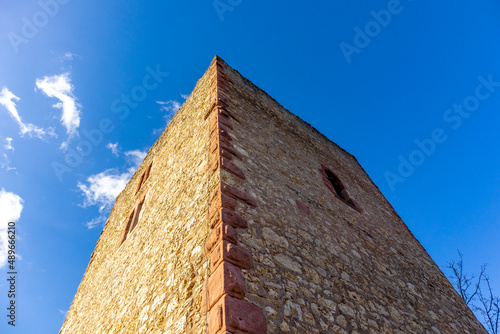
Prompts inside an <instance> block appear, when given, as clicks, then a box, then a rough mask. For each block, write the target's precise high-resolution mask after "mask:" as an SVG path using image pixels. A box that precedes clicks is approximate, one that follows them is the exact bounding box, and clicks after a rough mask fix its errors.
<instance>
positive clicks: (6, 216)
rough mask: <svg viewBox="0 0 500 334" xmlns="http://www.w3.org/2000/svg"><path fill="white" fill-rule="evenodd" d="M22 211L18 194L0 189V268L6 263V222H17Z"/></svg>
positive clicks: (21, 203) (21, 201) (21, 202)
mask: <svg viewBox="0 0 500 334" xmlns="http://www.w3.org/2000/svg"><path fill="white" fill-rule="evenodd" d="M22 211H23V200H22V198H21V197H19V196H18V195H16V194H14V193H11V192H7V191H5V190H4V189H3V188H2V190H0V269H1V268H2V267H3V266H5V264H6V263H7V256H8V246H9V243H8V241H9V239H8V235H7V230H8V223H9V222H12V221H13V222H17V221H18V220H19V218H21V212H22Z"/></svg>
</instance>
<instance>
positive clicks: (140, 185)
mask: <svg viewBox="0 0 500 334" xmlns="http://www.w3.org/2000/svg"><path fill="white" fill-rule="evenodd" d="M152 166H153V163H151V164H149V166H148V168H146V170H145V171H144V173H142V175H141V178H140V179H139V183H138V184H137V189H136V190H135V194H137V193H138V192H139V190H141V187H142V185H143V184H144V182H146V180H147V179H148V177H149V173H150V172H151V167H152Z"/></svg>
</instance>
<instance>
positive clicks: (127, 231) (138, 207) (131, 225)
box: [120, 196, 145, 245]
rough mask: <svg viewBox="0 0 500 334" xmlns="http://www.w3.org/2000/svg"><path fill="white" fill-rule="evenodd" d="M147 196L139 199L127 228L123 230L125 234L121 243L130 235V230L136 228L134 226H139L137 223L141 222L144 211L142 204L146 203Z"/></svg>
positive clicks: (129, 218)
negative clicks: (140, 218)
mask: <svg viewBox="0 0 500 334" xmlns="http://www.w3.org/2000/svg"><path fill="white" fill-rule="evenodd" d="M144 200H145V196H144V197H143V198H142V199H141V200H140V201H139V203H138V204H137V205H136V207H135V208H134V210H133V211H132V213H131V214H130V216H129V217H128V220H127V225H126V226H125V230H124V231H123V236H122V240H121V241H120V245H121V244H122V243H123V242H124V241H125V240H127V237H128V235H129V234H130V232H132V231H133V230H134V228H135V227H136V226H137V223H138V222H139V217H140V215H141V211H142V206H143V204H144Z"/></svg>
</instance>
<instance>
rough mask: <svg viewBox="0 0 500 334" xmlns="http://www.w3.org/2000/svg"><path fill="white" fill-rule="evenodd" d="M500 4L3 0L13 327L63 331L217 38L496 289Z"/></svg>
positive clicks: (1, 190) (2, 103)
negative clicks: (102, 241)
mask: <svg viewBox="0 0 500 334" xmlns="http://www.w3.org/2000/svg"><path fill="white" fill-rule="evenodd" d="M499 16H500V4H499V3H498V2H495V1H493V0H484V1H480V2H475V3H469V2H465V1H461V2H457V1H440V2H439V3H436V2H431V1H422V0H413V1H410V0H401V1H399V2H398V1H396V0H391V1H379V0H377V1H371V2H370V3H369V4H368V3H366V4H359V3H354V2H349V1H337V2H331V1H329V2H327V1H312V2H307V3H304V2H302V1H301V2H299V1H287V2H276V3H274V2H273V3H270V2H269V1H247V0H242V1H241V0H232V1H229V0H220V1H219V0H218V1H215V2H213V1H197V2H194V1H191V2H188V1H183V2H181V1H177V2H171V1H153V0H149V1H148V0H146V1H116V0H110V1H105V2H103V1H95V0H88V1H78V0H42V1H40V2H38V1H32V0H26V1H22V2H19V1H14V0H4V1H1V2H0V64H1V65H0V211H1V212H0V233H2V235H6V234H5V231H6V228H7V224H6V222H7V220H9V219H16V220H17V233H18V239H17V242H16V245H17V250H18V252H19V254H20V255H21V256H20V258H18V259H17V263H16V266H17V271H18V282H17V285H18V286H17V289H18V293H19V294H18V298H17V306H18V309H17V312H18V313H17V315H18V319H17V326H16V331H15V332H16V333H43V334H45V333H51V334H54V333H57V332H58V331H59V329H60V326H61V324H62V321H63V320H64V316H65V312H66V311H67V310H68V308H69V306H70V304H71V301H72V299H73V297H74V294H75V292H76V289H77V287H78V284H79V282H80V280H81V278H82V275H83V273H84V271H85V268H86V266H87V264H88V261H89V259H90V254H91V253H92V251H93V248H94V246H95V243H96V241H97V240H98V237H99V233H100V231H101V229H102V222H103V220H104V219H105V217H106V215H107V214H108V213H109V210H110V208H111V205H112V203H113V200H114V196H116V194H118V193H119V191H120V190H121V188H122V187H123V186H124V185H125V184H126V182H127V180H128V178H129V177H130V175H131V173H132V172H133V171H134V168H135V167H136V166H137V163H138V161H140V159H141V157H143V156H144V152H146V151H147V150H148V149H149V147H150V146H151V145H152V144H153V143H154V142H155V140H156V139H157V138H158V137H159V135H160V134H161V131H162V130H163V129H164V127H165V125H166V124H167V122H168V120H169V118H170V117H171V116H172V114H173V113H174V112H175V110H176V109H177V108H178V107H179V105H180V104H182V102H183V101H184V98H185V95H186V94H189V93H190V92H191V91H192V89H193V88H194V85H195V83H196V81H197V80H198V79H199V78H200V77H201V76H202V74H203V73H204V71H205V70H206V68H207V67H208V65H209V63H210V61H211V60H212V58H213V56H214V55H215V54H218V55H220V56H221V57H222V58H223V59H225V60H226V62H228V63H229V65H231V66H232V67H234V68H236V69H237V70H238V71H240V72H241V73H242V74H243V75H244V76H246V77H247V78H249V79H250V80H252V81H253V82H254V83H255V84H256V85H258V86H259V87H260V88H262V89H264V90H265V91H266V92H268V93H269V94H270V95H271V96H272V97H274V98H275V99H276V100H277V101H278V102H280V103H281V104H282V105H283V106H284V107H286V108H287V109H289V110H290V111H291V112H293V113H295V114H297V115H298V116H300V117H301V118H302V119H304V120H305V121H307V122H309V123H310V124H312V125H313V126H314V127H316V128H317V129H318V130H320V131H321V132H322V133H324V134H325V135H327V136H328V137H329V138H330V139H331V140H333V141H335V142H336V143H338V144H339V145H340V146H341V147H343V148H344V149H346V150H347V151H349V152H351V153H352V154H354V155H355V156H356V157H357V159H358V160H359V161H360V163H361V165H362V166H363V167H364V168H365V170H366V171H367V172H368V174H369V175H370V176H371V177H372V179H373V180H374V182H375V183H376V184H377V185H378V187H379V188H380V190H381V191H382V192H383V193H384V195H385V196H386V197H387V198H388V200H389V201H390V202H391V203H392V205H393V206H394V207H395V209H396V211H397V212H398V213H399V214H400V215H401V217H402V218H403V220H404V221H405V222H406V224H407V225H408V226H409V228H410V229H411V231H412V232H413V233H414V234H415V235H416V237H417V238H418V239H419V240H420V242H421V243H422V244H423V245H424V247H425V248H426V249H427V251H428V252H429V254H430V255H431V256H432V258H433V259H434V260H435V261H436V263H437V264H438V265H439V266H440V267H441V268H444V266H445V265H446V263H447V261H449V260H451V259H453V258H456V257H457V253H456V252H457V249H460V250H461V252H462V253H463V254H464V259H465V262H466V269H467V270H468V271H470V272H476V271H478V270H479V267H480V266H481V264H483V263H488V271H489V273H490V276H491V277H492V279H493V288H494V289H495V290H496V293H497V294H499V293H500V265H499V261H498V260H499V256H498V254H500V246H499V243H498V239H499V234H500V228H499V222H500V218H499V217H500V145H498V143H499V139H500V131H498V127H499V125H500V62H499V59H500V44H499V40H498V38H499V37H498V36H500V20H499ZM146 88H147V89H146ZM127 96H128V98H127ZM89 137H90V139H91V141H90V140H89V139H88V138H89ZM84 141H87V142H90V143H91V144H90V145H89V144H84ZM78 147H80V149H79V148H78ZM72 152H73V153H72ZM82 155H83V157H82ZM76 156H78V157H80V158H78V157H76ZM75 157H76V158H75ZM55 169H56V171H55ZM5 241H6V239H5V238H4V237H1V238H0V253H1V254H0V265H2V266H3V267H2V268H1V269H0V309H1V310H5V307H7V303H8V301H9V300H8V298H7V290H6V289H7V284H6V281H5V280H6V277H7V274H6V270H7V269H6V267H5V254H6V253H5ZM445 272H446V271H445ZM4 306H5V307H4ZM1 312H3V313H5V312H6V311H1ZM3 313H2V314H0V319H3V320H2V321H1V322H0V332H2V333H4V332H10V331H11V328H10V327H9V326H7V324H6V320H5V315H4V314H3Z"/></svg>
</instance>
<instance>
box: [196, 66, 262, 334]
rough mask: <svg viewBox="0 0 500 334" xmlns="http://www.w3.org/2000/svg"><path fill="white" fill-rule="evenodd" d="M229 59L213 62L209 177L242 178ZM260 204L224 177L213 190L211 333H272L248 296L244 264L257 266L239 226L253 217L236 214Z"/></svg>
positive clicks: (208, 246)
mask: <svg viewBox="0 0 500 334" xmlns="http://www.w3.org/2000/svg"><path fill="white" fill-rule="evenodd" d="M225 66H226V65H225V63H224V62H223V60H222V59H220V58H219V57H217V56H216V57H215V58H214V61H213V63H212V68H213V69H214V72H215V73H214V75H213V77H212V80H213V83H212V86H211V87H212V88H211V89H213V96H215V99H214V101H213V102H212V104H211V106H210V110H209V111H208V113H207V114H206V117H205V119H209V122H210V145H209V146H210V162H209V165H208V171H207V172H208V173H209V176H210V177H212V176H213V175H214V174H216V173H220V169H221V168H222V169H224V170H226V171H227V172H229V173H232V174H233V175H235V176H236V177H238V178H239V179H241V180H245V175H244V173H243V171H241V169H240V168H238V167H237V166H236V165H235V164H234V163H233V162H232V161H233V159H239V160H241V156H240V155H239V154H238V153H237V152H236V150H235V149H234V147H233V145H232V143H231V142H232V141H233V140H234V138H233V137H231V135H230V132H231V131H233V130H234V128H233V121H236V122H239V121H238V120H237V119H236V118H235V117H234V116H232V115H231V112H230V110H229V104H228V103H227V101H226V99H225V97H224V95H225V94H224V90H225V89H226V87H227V85H228V84H229V83H230V82H231V80H230V79H229V78H228V76H227V75H226V74H225V73H224V67H225ZM238 202H239V203H240V204H242V205H248V206H250V207H256V206H257V203H256V202H255V200H254V199H252V198H251V197H250V196H248V195H246V194H245V193H243V192H241V191H239V190H238V189H235V188H232V187H230V186H229V185H227V184H224V183H223V182H220V183H219V184H218V185H217V186H216V187H215V189H213V190H212V193H211V194H210V204H209V208H208V217H207V218H208V220H209V226H210V228H211V229H212V231H211V233H210V234H209V236H208V237H207V241H206V243H205V250H206V252H207V255H208V258H209V260H210V272H211V275H210V276H209V277H208V280H207V283H206V286H205V291H204V293H203V301H202V304H203V306H202V307H203V310H204V312H208V315H207V319H208V320H207V321H208V323H207V326H208V330H207V333H208V334H219V333H220V334H227V333H234V334H266V333H267V325H266V318H265V317H264V313H263V312H262V309H261V308H259V307H257V306H255V305H254V304H252V303H250V302H248V301H245V300H244V297H245V278H244V276H243V273H242V272H241V269H247V270H248V269H251V268H252V267H253V261H252V255H251V254H250V252H249V251H248V250H247V249H246V248H244V247H242V246H240V245H238V244H237V243H238V235H237V232H236V229H237V228H247V227H248V224H247V222H246V221H245V220H244V219H243V218H242V217H240V216H239V215H238V214H237V213H236V205H237V203H238Z"/></svg>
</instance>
